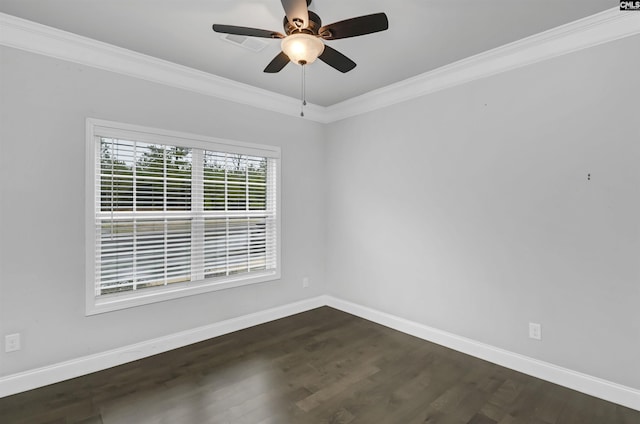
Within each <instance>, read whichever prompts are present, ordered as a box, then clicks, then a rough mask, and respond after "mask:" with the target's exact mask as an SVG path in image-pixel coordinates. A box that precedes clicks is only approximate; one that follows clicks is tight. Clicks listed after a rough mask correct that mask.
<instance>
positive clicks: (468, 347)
mask: <svg viewBox="0 0 640 424" xmlns="http://www.w3.org/2000/svg"><path fill="white" fill-rule="evenodd" d="M326 302H327V305H328V306H330V307H332V308H335V309H339V310H341V311H344V312H347V313H349V314H352V315H356V316H358V317H360V318H364V319H366V320H368V321H372V322H375V323H378V324H381V325H384V326H385V327H389V328H392V329H394V330H398V331H401V332H403V333H406V334H410V335H412V336H415V337H418V338H421V339H423V340H427V341H430V342H433V343H437V344H439V345H442V346H445V347H448V348H450V349H453V350H457V351H458V352H462V353H466V354H468V355H471V356H474V357H476V358H480V359H484V360H485V361H489V362H492V363H494V364H498V365H501V366H503V367H506V368H509V369H512V370H515V371H519V372H521V373H524V374H528V375H531V376H533V377H536V378H540V379H542V380H546V381H550V382H552V383H555V384H558V385H561V386H564V387H568V388H570V389H573V390H576V391H579V392H582V393H586V394H588V395H591V396H595V397H598V398H600V399H604V400H607V401H610V402H613V403H617V404H619V405H623V406H626V407H628V408H632V409H635V410H638V411H640V390H637V389H634V388H631V387H627V386H623V385H620V384H617V383H613V382H611V381H607V380H603V379H601V378H597V377H593V376H590V375H587V374H583V373H580V372H577V371H573V370H570V369H567V368H563V367H559V366H557V365H553V364H550V363H548V362H544V361H539V360H537V359H533V358H529V357H527V356H524V355H520V354H517V353H513V352H509V351H507V350H504V349H500V348H497V347H494V346H490V345H487V344H484V343H480V342H477V341H475V340H471V339H467V338H465V337H461V336H457V335H455V334H452V333H448V332H446V331H442V330H438V329H436V328H432V327H428V326H426V325H423V324H420V323H417V322H414V321H409V320H407V319H404V318H400V317H397V316H395V315H391V314H388V313H385V312H380V311H377V310H375V309H371V308H368V307H366V306H362V305H358V304H356V303H352V302H348V301H345V300H342V299H338V298H335V297H331V296H327V297H326Z"/></svg>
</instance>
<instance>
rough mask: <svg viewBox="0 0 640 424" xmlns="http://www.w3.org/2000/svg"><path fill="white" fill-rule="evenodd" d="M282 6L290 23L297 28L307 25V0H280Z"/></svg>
mask: <svg viewBox="0 0 640 424" xmlns="http://www.w3.org/2000/svg"><path fill="white" fill-rule="evenodd" d="M282 7H283V8H284V13H285V15H287V19H288V20H289V23H290V24H291V25H293V26H295V27H296V28H299V29H302V28H306V27H307V26H309V9H307V0H282Z"/></svg>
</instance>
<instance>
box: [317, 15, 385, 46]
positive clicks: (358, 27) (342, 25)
mask: <svg viewBox="0 0 640 424" xmlns="http://www.w3.org/2000/svg"><path fill="white" fill-rule="evenodd" d="M388 28H389V20H388V19H387V15H385V14H384V13H374V14H373V15H365V16H359V17H357V18H351V19H346V20H344V21H340V22H334V23H332V24H329V25H325V26H323V27H321V28H320V30H319V31H318V33H319V34H320V36H321V37H322V38H324V39H325V40H338V39H340V38H349V37H357V36H358V35H365V34H371V33H374V32H379V31H384V30H386V29H388Z"/></svg>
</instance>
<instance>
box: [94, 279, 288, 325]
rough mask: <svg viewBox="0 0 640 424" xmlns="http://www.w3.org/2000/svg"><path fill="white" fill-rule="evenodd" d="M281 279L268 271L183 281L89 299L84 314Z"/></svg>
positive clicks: (99, 312) (100, 312) (95, 313)
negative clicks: (249, 275) (251, 274)
mask: <svg viewBox="0 0 640 424" xmlns="http://www.w3.org/2000/svg"><path fill="white" fill-rule="evenodd" d="M278 279H280V272H279V271H267V272H264V273H260V274H256V275H253V276H251V277H246V276H239V277H228V278H226V279H224V280H220V279H215V280H213V279H210V280H204V281H200V282H197V283H182V284H176V285H172V286H167V287H158V288H145V289H143V290H140V291H136V292H128V293H117V294H109V295H104V296H100V297H94V296H91V297H90V298H88V299H87V304H86V311H85V315H86V316H90V315H97V314H102V313H105V312H112V311H117V310H120V309H127V308H133V307H136V306H142V305H148V304H151V303H157V302H164V301H167V300H172V299H179V298H182V297H187V296H193V295H197V294H202V293H208V292H214V291H218V290H225V289H230V288H234V287H241V286H247V285H250V284H258V283H265V282H267V281H274V280H278Z"/></svg>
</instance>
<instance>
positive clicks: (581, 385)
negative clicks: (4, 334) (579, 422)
mask: <svg viewBox="0 0 640 424" xmlns="http://www.w3.org/2000/svg"><path fill="white" fill-rule="evenodd" d="M325 305H326V306H330V307H332V308H335V309H339V310H341V311H344V312H347V313H350V314H352V315H355V316H358V317H361V318H364V319H366V320H369V321H372V322H375V323H378V324H381V325H384V326H385V327H389V328H393V329H394V330H398V331H401V332H403V333H406V334H410V335H412V336H415V337H418V338H421V339H423V340H427V341H430V342H433V343H437V344H439V345H442V346H446V347H448V348H451V349H454V350H457V351H459V352H462V353H466V354H468V355H471V356H474V357H476V358H480V359H484V360H486V361H489V362H493V363H495V364H498V365H501V366H503V367H506V368H510V369H513V370H516V371H519V372H522V373H524V374H528V375H531V376H533V377H537V378H540V379H543V380H546V381H550V382H552V383H555V384H559V385H561V386H564V387H568V388H570V389H573V390H577V391H579V392H582V393H586V394H588V395H591V396H595V397H598V398H601V399H604V400H607V401H610V402H614V403H617V404H619V405H624V406H626V407H628V408H633V409H635V410H638V411H640V390H637V389H634V388H631V387H626V386H623V385H620V384H617V383H613V382H610V381H607V380H603V379H601V378H597V377H593V376H590V375H587V374H583V373H580V372H577V371H573V370H570V369H567V368H563V367H559V366H557V365H553V364H550V363H548V362H544V361H539V360H537V359H533V358H529V357H527V356H524V355H520V354H517V353H513V352H509V351H507V350H504V349H500V348H497V347H494V346H490V345H487V344H484V343H480V342H477V341H475V340H471V339H467V338H465V337H461V336H457V335H455V334H452V333H448V332H446V331H442V330H438V329H435V328H432V327H428V326H426V325H424V324H420V323H417V322H414V321H409V320H407V319H404V318H400V317H397V316H395V315H391V314H388V313H385V312H381V311H377V310H375V309H371V308H368V307H366V306H362V305H359V304H356V303H352V302H348V301H346V300H342V299H338V298H335V297H332V296H318V297H314V298H311V299H306V300H303V301H300V302H295V303H291V304H288V305H283V306H279V307H276V308H272V309H267V310H265V311H260V312H255V313H252V314H249V315H244V316H241V317H237V318H232V319H229V320H226V321H221V322H218V323H215V324H210V325H206V326H203V327H198V328H194V329H192V330H187V331H182V332H180V333H176V334H171V335H169V336H165V337H161V338H157V339H152V340H148V341H144V342H140V343H136V344H133V345H129V346H124V347H122V348H118V349H113V350H109V351H106V352H102V353H97V354H94V355H89V356H85V357H82V358H77V359H73V360H70V361H65V362H61V363H58V364H53V365H49V366H46V367H42V368H37V369H33V370H29V371H25V372H21V373H17V374H12V375H9V376H6V377H1V378H0V398H1V397H4V396H9V395H12V394H16V393H20V392H24V391H27V390H31V389H35V388H37V387H42V386H46V385H48V384H53V383H57V382H60V381H64V380H68V379H70V378H75V377H79V376H81V375H85V374H89V373H92V372H96V371H101V370H104V369H107V368H111V367H114V366H117V365H122V364H125V363H127V362H131V361H135V360H138V359H142V358H146V357H148V356H152V355H156V354H158V353H162V352H167V351H169V350H172V349H177V348H180V347H184V346H187V345H190V344H193V343H198V342H201V341H204V340H207V339H210V338H213V337H218V336H221V335H224V334H228V333H231V332H234V331H238V330H242V329H245V328H249V327H252V326H254V325H259V324H263V323H266V322H269V321H273V320H276V319H280V318H284V317H287V316H290V315H294V314H297V313H300V312H305V311H308V310H311V309H314V308H318V307H321V306H325Z"/></svg>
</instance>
